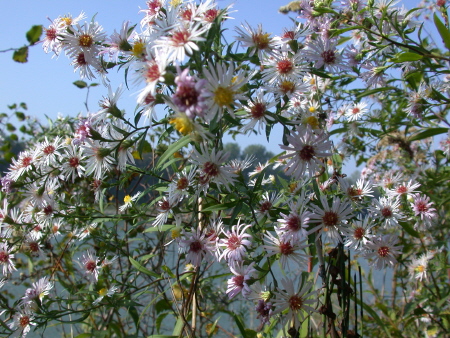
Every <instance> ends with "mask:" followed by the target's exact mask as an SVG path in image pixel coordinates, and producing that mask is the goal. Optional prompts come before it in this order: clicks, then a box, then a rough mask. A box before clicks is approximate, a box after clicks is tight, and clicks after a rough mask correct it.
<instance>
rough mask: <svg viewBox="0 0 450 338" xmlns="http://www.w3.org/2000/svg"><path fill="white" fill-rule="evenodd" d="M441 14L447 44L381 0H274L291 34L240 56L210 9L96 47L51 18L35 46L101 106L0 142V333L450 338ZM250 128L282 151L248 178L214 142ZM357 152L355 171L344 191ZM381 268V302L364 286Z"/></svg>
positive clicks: (166, 18) (253, 34) (246, 38)
mask: <svg viewBox="0 0 450 338" xmlns="http://www.w3.org/2000/svg"><path fill="white" fill-rule="evenodd" d="M436 9H437V12H439V13H440V14H438V13H435V14H434V16H433V18H434V20H433V23H432V24H433V27H435V28H436V29H437V32H438V34H439V35H440V37H441V38H442V40H443V43H444V46H441V45H440V44H439V43H437V44H435V43H432V42H431V41H430V40H429V39H428V38H427V37H426V36H425V33H424V30H423V24H421V23H419V22H418V21H416V20H415V17H414V15H417V16H419V17H420V15H422V14H420V12H419V11H418V10H413V11H409V12H407V11H406V10H405V9H404V8H400V7H396V3H395V1H394V2H390V3H388V2H386V1H368V2H367V3H365V2H363V1H343V2H341V3H340V4H335V3H333V4H332V2H331V1H328V0H325V1H312V2H307V1H302V2H297V1H293V2H291V3H290V4H289V5H288V6H286V7H283V8H282V9H281V10H282V11H283V12H291V15H292V19H293V21H294V23H295V25H294V27H290V28H287V29H286V30H285V31H284V32H282V33H281V35H279V36H272V35H271V34H269V33H266V31H265V30H264V28H263V26H262V25H260V26H258V27H256V28H252V27H250V26H249V25H248V24H247V23H242V25H241V26H240V27H238V28H236V30H235V33H234V34H236V33H237V36H236V37H235V40H236V41H238V42H239V43H240V44H241V47H239V43H238V44H236V45H235V44H234V43H231V44H227V43H226V42H225V41H226V40H225V39H224V36H223V34H224V28H223V25H224V23H225V22H226V21H227V20H228V18H229V17H230V15H232V11H231V7H227V8H219V6H218V4H217V3H216V2H215V1H213V0H205V1H202V2H200V3H198V2H194V1H170V2H168V1H161V0H149V1H147V2H146V7H145V9H142V10H141V11H140V14H141V15H143V18H142V20H141V22H140V23H136V24H131V23H130V22H124V23H123V25H122V27H121V29H120V31H119V33H117V32H114V34H112V35H110V37H109V38H108V34H106V32H104V31H103V28H102V26H101V24H99V23H97V22H96V21H95V19H92V20H91V21H87V22H83V20H84V19H85V14H84V13H82V14H80V15H79V16H78V17H76V18H72V17H70V16H61V17H59V18H57V19H55V20H53V21H51V24H50V26H49V27H47V28H45V29H44V31H43V32H44V36H43V37H42V40H41V42H42V46H43V49H44V52H46V53H54V54H55V55H60V57H61V54H65V55H66V56H67V57H68V58H69V59H70V63H71V64H72V65H73V66H74V69H75V71H77V72H79V74H80V78H81V80H80V81H79V82H78V85H79V86H80V87H88V85H87V83H86V82H84V80H93V79H97V78H99V79H100V80H102V82H103V83H104V84H105V87H106V88H105V91H107V92H108V94H107V96H106V97H104V98H103V99H101V100H100V104H99V108H98V111H96V112H87V113H80V114H79V115H78V116H77V117H59V118H58V119H56V120H55V121H53V122H52V123H51V124H50V125H49V126H43V125H40V124H39V125H33V129H32V128H31V127H30V128H29V129H27V128H25V129H24V131H25V132H26V131H30V130H33V133H30V134H32V137H30V138H28V139H27V140H26V141H25V142H24V143H25V146H24V148H23V149H22V150H21V151H20V152H18V154H17V155H16V156H15V157H13V156H12V152H11V147H2V148H1V151H2V152H3V153H4V154H8V156H6V155H5V158H6V159H7V160H9V159H10V160H11V163H10V165H9V167H8V168H7V169H6V171H5V172H4V173H3V174H2V178H1V193H0V200H1V204H0V205H2V208H1V209H0V267H1V272H2V275H3V278H4V279H2V282H1V287H2V290H11V289H13V288H15V285H16V284H17V281H19V280H20V281H21V282H22V283H23V284H24V285H25V286H26V287H27V289H26V291H25V294H24V296H23V297H21V298H17V297H15V296H14V295H13V293H10V292H8V293H7V294H6V295H5V297H3V296H2V297H0V304H1V309H2V311H1V312H0V316H1V317H0V320H1V323H2V325H1V327H0V332H1V333H2V334H5V335H11V334H18V335H21V336H25V335H26V334H27V333H29V332H30V331H32V330H34V331H36V332H44V331H45V330H46V328H47V327H48V326H50V325H54V324H57V323H60V324H61V329H62V330H64V331H65V330H69V329H70V330H71V331H72V332H73V331H75V332H76V333H77V334H80V336H83V333H85V334H91V335H92V336H100V335H103V336H104V335H107V336H120V337H131V336H133V337H134V336H138V335H139V336H141V335H143V336H146V337H147V336H150V337H152V336H153V337H156V336H158V335H164V336H172V337H182V336H189V337H196V336H212V335H214V334H215V333H217V332H220V333H221V334H226V335H233V336H234V335H239V336H242V337H255V336H256V335H257V334H259V335H261V336H262V337H276V336H290V337H300V336H301V337H307V336H308V337H310V336H311V337H312V336H318V335H322V334H324V335H328V334H329V335H330V336H332V337H358V336H360V334H361V335H362V334H364V335H367V336H375V335H379V336H400V335H402V334H408V333H409V334H411V335H417V334H421V335H423V336H424V337H425V336H426V337H428V336H432V335H436V336H439V335H441V336H445V335H448V334H450V317H449V310H450V309H449V302H448V301H447V300H448V297H449V291H448V285H447V282H448V281H447V272H446V271H447V269H448V263H447V250H448V234H449V231H448V230H449V229H448V224H449V223H448V219H449V215H448V212H447V211H446V210H447V209H448V208H447V207H448V204H449V200H448V198H447V196H446V191H448V186H449V182H450V176H449V175H450V171H449V170H448V155H449V147H448V144H449V142H448V135H449V127H450V122H449V121H448V116H447V107H448V104H449V103H450V93H449V90H450V87H449V86H448V82H447V81H448V78H447V77H446V76H448V75H446V74H448V71H449V70H448V62H449V61H450V58H449V56H448V51H447V50H446V49H450V31H449V23H448V15H447V8H446V5H445V3H443V4H440V5H439V6H438V7H437V8H436ZM424 13H425V14H426V13H427V12H426V11H425V12H424ZM441 18H442V19H443V20H444V21H442V19H441ZM289 24H291V23H289ZM41 31H42V29H41ZM38 35H39V34H38ZM30 36H31V37H32V35H31V34H30ZM30 39H31V38H30ZM37 40H39V38H38V39H37ZM37 40H36V41H35V42H37ZM33 41H34V40H33ZM30 43H31V42H30ZM27 48H28V47H27ZM17 53H18V54H20V52H19V51H17ZM17 53H15V57H16V58H17V57H19V56H20V55H17ZM116 69H117V70H119V71H123V72H124V81H125V82H127V83H130V85H132V84H131V83H132V82H133V83H134V87H135V88H137V89H138V90H137V92H138V93H137V95H136V102H137V108H136V109H135V110H134V111H133V110H131V111H130V110H128V109H124V108H123V107H122V106H121V101H120V97H121V95H122V93H123V92H124V89H123V88H124V87H122V86H121V87H119V88H118V89H117V90H114V89H113V88H111V87H110V86H109V85H108V73H109V72H111V71H113V70H114V71H115V70H116ZM131 79H133V81H132V82H130V81H128V80H131ZM135 92H136V91H135ZM15 108H16V107H14V108H13V109H15ZM16 115H17V112H16ZM18 116H22V115H20V114H19V115H18ZM158 116H159V117H158ZM4 119H6V117H5V116H3V117H2V119H1V120H0V123H2V124H5V125H6V126H8V129H7V130H8V131H9V132H12V128H11V127H9V124H8V123H9V122H4V121H5V120H4ZM275 126H281V127H282V130H283V132H282V134H281V135H276V134H275V133H274V132H273V129H274V127H275ZM253 132H254V133H263V134H265V135H266V136H267V138H269V137H270V138H271V139H274V138H275V139H276V138H278V141H277V144H279V153H278V154H276V156H275V157H274V158H272V159H271V160H269V162H268V163H266V164H264V165H262V164H259V167H258V169H257V170H255V171H252V172H251V177H250V178H249V177H248V176H247V175H246V174H244V170H245V169H247V168H249V166H250V162H251V161H252V159H251V158H246V159H245V160H243V161H242V162H239V160H236V159H231V158H230V157H229V154H228V153H226V152H225V151H224V136H226V135H238V134H251V133H253ZM442 135H445V139H443V140H441V142H440V144H441V145H442V147H443V148H442V150H441V149H438V148H437V146H434V145H433V141H434V140H435V138H436V137H439V136H442ZM6 136H8V135H7V134H6V133H5V132H4V131H3V129H0V137H2V138H5V137H6ZM10 139H14V137H12V134H11V136H10ZM8 140H9V139H8ZM350 157H353V158H354V159H355V160H356V162H357V164H358V165H361V164H365V166H366V167H365V168H364V170H363V171H362V173H361V177H360V178H359V179H358V181H357V182H349V181H348V178H346V173H347V171H348V167H347V163H348V159H349V158H350ZM255 164H256V163H255ZM269 169H271V170H272V169H273V170H274V172H275V175H273V176H271V179H266V176H265V175H266V173H267V172H268V170H269ZM361 266H366V267H367V269H364V273H362V270H363V269H361ZM387 268H390V269H391V272H392V273H393V277H392V278H393V281H394V287H393V289H392V290H391V296H392V299H390V300H389V302H391V304H389V305H390V307H389V306H387V305H386V302H387V301H388V300H386V299H385V298H383V295H382V294H381V293H380V292H378V291H377V290H376V288H375V287H374V286H373V283H372V280H371V274H372V271H373V269H375V270H374V271H376V273H380V272H382V271H385V270H386V269H387ZM429 281H430V283H429ZM363 291H372V292H373V295H374V297H373V299H371V300H370V299H367V298H365V297H364V292H363ZM239 304H245V305H244V307H245V308H246V309H249V310H248V311H247V313H238V311H236V308H237V307H238V305H239ZM233 309H234V310H233ZM249 312H252V314H250V313H249ZM249 317H252V318H253V317H256V318H259V319H260V320H261V323H260V325H259V326H251V325H252V324H250V321H249V320H248V319H249ZM369 318H370V320H369ZM423 318H427V319H428V321H427V322H424V321H423ZM230 322H231V323H232V324H231V325H230V324H229V323H230ZM69 327H70V328H69Z"/></svg>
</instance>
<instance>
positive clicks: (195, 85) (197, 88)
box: [172, 68, 207, 119]
mask: <svg viewBox="0 0 450 338" xmlns="http://www.w3.org/2000/svg"><path fill="white" fill-rule="evenodd" d="M188 74H189V68H186V69H184V70H183V71H182V72H181V73H180V69H178V76H177V77H176V78H175V83H176V85H177V89H176V91H175V93H174V94H173V95H172V100H173V102H174V103H175V105H176V106H177V108H178V109H179V111H180V112H183V113H185V114H186V115H187V116H188V117H189V118H191V119H193V118H194V117H195V116H200V117H203V116H204V114H205V110H206V108H207V104H206V101H205V100H206V89H205V84H206V80H204V79H201V80H198V79H196V78H195V77H194V76H189V75H188Z"/></svg>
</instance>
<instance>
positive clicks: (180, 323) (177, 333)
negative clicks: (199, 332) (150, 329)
mask: <svg viewBox="0 0 450 338" xmlns="http://www.w3.org/2000/svg"><path fill="white" fill-rule="evenodd" d="M183 326H184V323H183V319H182V318H181V317H178V318H177V322H176V324H175V327H174V329H173V332H172V334H173V335H174V336H176V337H178V336H180V335H181V332H182V331H183Z"/></svg>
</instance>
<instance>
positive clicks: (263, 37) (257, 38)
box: [253, 33, 270, 49]
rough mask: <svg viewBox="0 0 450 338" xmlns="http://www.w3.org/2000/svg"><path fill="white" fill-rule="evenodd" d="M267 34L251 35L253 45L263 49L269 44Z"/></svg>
mask: <svg viewBox="0 0 450 338" xmlns="http://www.w3.org/2000/svg"><path fill="white" fill-rule="evenodd" d="M269 36H270V34H269V33H265V34H262V33H259V34H255V35H254V36H253V42H254V43H255V45H256V47H257V48H258V49H265V48H267V47H268V46H269V41H270V39H269Z"/></svg>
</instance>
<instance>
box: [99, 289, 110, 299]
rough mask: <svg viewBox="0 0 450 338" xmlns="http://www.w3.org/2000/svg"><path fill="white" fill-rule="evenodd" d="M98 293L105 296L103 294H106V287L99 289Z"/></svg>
mask: <svg viewBox="0 0 450 338" xmlns="http://www.w3.org/2000/svg"><path fill="white" fill-rule="evenodd" d="M98 294H99V295H100V296H101V297H105V296H106V295H107V294H108V289H107V288H103V289H101V290H100V291H99V292H98Z"/></svg>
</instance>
